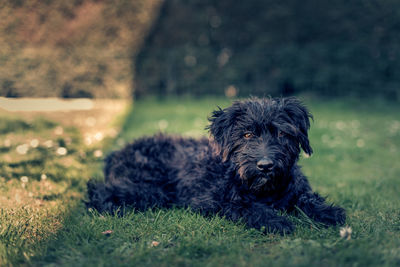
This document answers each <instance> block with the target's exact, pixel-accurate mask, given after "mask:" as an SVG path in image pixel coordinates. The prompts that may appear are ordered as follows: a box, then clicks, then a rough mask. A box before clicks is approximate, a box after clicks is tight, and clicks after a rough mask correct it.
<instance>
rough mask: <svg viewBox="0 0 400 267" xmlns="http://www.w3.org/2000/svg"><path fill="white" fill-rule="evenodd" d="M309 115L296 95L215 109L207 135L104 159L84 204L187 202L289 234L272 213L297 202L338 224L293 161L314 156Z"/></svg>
mask: <svg viewBox="0 0 400 267" xmlns="http://www.w3.org/2000/svg"><path fill="white" fill-rule="evenodd" d="M310 117H312V116H311V114H310V113H309V112H308V111H307V109H306V108H305V107H304V106H303V105H302V104H301V103H300V102H299V101H298V100H297V99H295V98H280V99H269V98H263V99H258V98H252V99H249V100H245V101H237V102H234V103H233V105H232V106H230V107H228V108H226V109H223V110H221V109H219V110H216V111H214V112H213V114H212V116H211V118H209V120H210V122H211V124H210V126H209V127H208V129H209V131H210V134H211V138H210V140H207V139H205V138H204V139H200V140H196V139H192V138H181V137H171V136H165V135H157V136H155V137H147V138H142V139H139V140H137V141H136V142H134V143H132V144H130V145H128V146H127V147H125V148H124V149H123V150H121V151H117V152H114V153H112V154H111V155H109V156H108V157H107V159H106V162H105V183H98V182H97V183H96V182H93V181H91V182H89V183H88V195H89V202H88V203H87V204H88V207H93V208H95V209H97V210H98V211H100V212H102V211H108V212H113V211H115V210H116V209H118V208H119V207H121V206H132V207H134V208H136V209H138V210H146V209H148V208H152V207H163V208H167V207H172V206H177V207H191V208H192V209H194V210H196V211H200V212H201V213H202V214H219V215H221V216H225V217H226V218H228V219H231V220H234V221H237V220H243V221H244V222H245V223H246V224H247V225H248V226H250V227H254V228H257V229H265V231H278V232H281V233H284V232H286V233H290V232H292V231H293V225H292V224H291V222H290V221H289V220H288V219H286V218H285V217H284V216H280V215H278V214H277V210H283V211H287V212H291V211H294V210H295V206H297V207H298V208H299V209H301V210H302V211H303V212H304V213H305V214H306V215H307V216H309V217H311V218H313V219H314V220H316V221H318V222H321V223H324V224H326V225H336V224H343V223H344V222H345V219H346V216H345V212H344V209H342V208H340V207H337V206H333V205H330V204H327V203H325V199H324V198H323V197H321V196H319V195H318V194H317V193H314V192H313V191H312V190H311V187H310V185H309V183H308V181H307V178H306V177H305V176H304V175H303V174H302V173H301V171H300V167H299V166H298V165H297V161H298V158H299V154H300V147H301V148H302V149H303V150H304V152H305V153H307V154H311V153H312V149H311V147H310V144H309V141H308V134H307V131H308V129H309V127H310V122H309V118H310Z"/></svg>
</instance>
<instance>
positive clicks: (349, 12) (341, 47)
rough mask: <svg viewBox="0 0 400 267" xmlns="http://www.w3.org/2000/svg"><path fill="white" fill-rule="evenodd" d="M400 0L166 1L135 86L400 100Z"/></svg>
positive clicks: (142, 91)
mask: <svg viewBox="0 0 400 267" xmlns="http://www.w3.org/2000/svg"><path fill="white" fill-rule="evenodd" d="M399 30H400V2H398V1H393V0H371V1H363V0H354V1H345V0H332V1H316V0H304V1H296V0H289V1H276V0H249V1H233V0H219V1H216V0H166V1H165V2H164V4H163V6H162V9H161V12H160V15H159V17H158V19H157V21H156V22H155V23H154V25H153V28H152V30H151V32H150V33H149V35H148V38H147V40H146V41H145V44H144V46H143V49H142V50H141V51H140V53H139V55H138V57H137V60H136V61H135V64H134V65H135V66H136V67H135V77H136V79H135V81H136V94H137V96H142V95H146V94H161V95H165V94H168V95H169V94H173V95H182V94H194V95H202V94H224V93H225V94H227V95H235V94H236V93H237V92H238V93H239V95H243V96H246V95H249V94H253V95H288V94H293V93H299V92H312V93H316V94H319V95H327V96H348V95H355V96H366V97H370V96H374V95H380V96H384V97H386V98H390V99H397V100H398V99H400V90H399V88H400V75H399V72H400V35H399V33H400V31H399Z"/></svg>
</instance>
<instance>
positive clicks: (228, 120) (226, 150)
mask: <svg viewBox="0 0 400 267" xmlns="http://www.w3.org/2000/svg"><path fill="white" fill-rule="evenodd" d="M240 106H241V105H240V102H234V103H233V105H232V106H230V107H228V108H225V109H221V108H220V107H218V109H217V110H215V111H213V112H212V114H211V117H209V118H208V120H209V121H210V123H211V124H210V125H209V126H207V127H206V129H208V130H209V132H210V137H211V142H212V145H213V146H214V149H215V152H216V154H218V155H219V154H221V156H222V159H223V161H227V160H228V159H229V156H230V154H231V152H232V149H233V147H232V142H231V137H232V130H233V127H234V124H235V121H236V118H237V116H238V115H239V113H240V112H241V107H240Z"/></svg>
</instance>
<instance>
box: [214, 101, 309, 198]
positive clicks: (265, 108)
mask: <svg viewBox="0 0 400 267" xmlns="http://www.w3.org/2000/svg"><path fill="white" fill-rule="evenodd" d="M310 118H312V116H311V114H310V113H309V112H308V110H307V109H306V107H305V106H304V105H302V103H301V102H300V101H299V100H297V99H296V98H292V97H290V98H276V99H273V98H262V99H259V98H251V99H249V100H244V101H236V102H234V103H233V104H232V106H230V107H228V108H226V109H219V110H216V111H214V112H213V113H212V116H211V117H210V118H209V120H210V122H211V124H210V125H209V127H208V129H209V131H210V134H211V139H212V142H213V144H214V145H215V149H216V150H215V151H216V153H218V154H220V155H221V157H222V159H223V160H224V161H231V162H233V163H234V164H235V165H236V168H237V171H238V173H239V175H240V177H241V179H242V180H243V181H244V182H247V183H248V185H249V187H250V188H251V189H252V190H254V191H255V192H262V191H269V190H273V189H274V187H276V186H277V185H279V184H282V182H284V181H280V179H284V178H286V177H288V172H289V171H290V170H291V168H292V166H293V165H294V164H295V162H296V161H297V159H298V157H299V154H300V148H302V149H303V150H304V152H305V153H307V154H309V155H310V154H311V153H312V148H311V146H310V144H309V141H308V134H307V131H308V129H309V128H310V120H309V119H310Z"/></svg>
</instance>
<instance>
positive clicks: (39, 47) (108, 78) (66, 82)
mask: <svg viewBox="0 0 400 267" xmlns="http://www.w3.org/2000/svg"><path fill="white" fill-rule="evenodd" d="M161 1H162V0H143V1H130V0H71V1H63V0H44V1H42V0H2V1H1V3H0V18H1V20H0V96H8V97H18V96H25V97H27V96H29V97H48V96H53V97H54V96H59V97H131V94H132V90H131V87H132V79H133V73H132V69H131V59H132V55H133V54H135V53H136V52H137V49H138V48H139V47H140V46H141V42H142V41H143V39H144V35H145V34H146V33H147V32H148V28H149V26H150V24H151V22H152V21H153V17H154V16H156V15H157V13H158V8H159V6H160V4H161Z"/></svg>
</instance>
